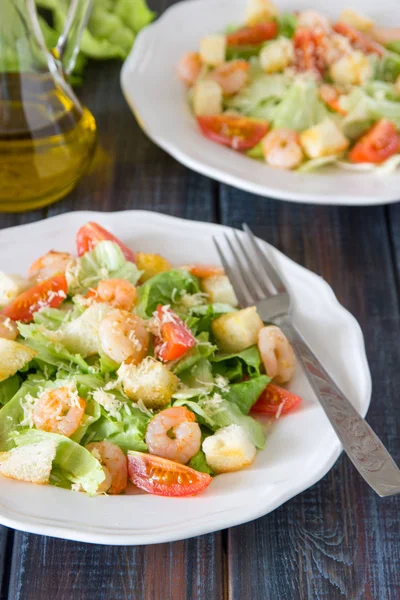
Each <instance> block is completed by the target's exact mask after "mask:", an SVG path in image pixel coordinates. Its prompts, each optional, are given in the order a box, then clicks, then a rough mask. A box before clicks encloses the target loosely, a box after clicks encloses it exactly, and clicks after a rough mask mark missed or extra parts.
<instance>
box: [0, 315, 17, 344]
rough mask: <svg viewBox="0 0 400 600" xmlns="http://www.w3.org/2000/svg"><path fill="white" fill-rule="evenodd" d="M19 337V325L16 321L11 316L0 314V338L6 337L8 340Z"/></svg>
mask: <svg viewBox="0 0 400 600" xmlns="http://www.w3.org/2000/svg"><path fill="white" fill-rule="evenodd" d="M17 337H18V327H17V324H16V322H15V321H13V320H12V319H10V317H6V316H5V315H0V338H5V339H6V340H16V339H17Z"/></svg>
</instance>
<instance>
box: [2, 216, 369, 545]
mask: <svg viewBox="0 0 400 600" xmlns="http://www.w3.org/2000/svg"><path fill="white" fill-rule="evenodd" d="M89 220H94V221H97V222H98V223H100V224H101V225H103V226H104V227H107V228H108V229H110V230H111V231H112V232H113V233H115V234H116V235H117V236H119V237H120V238H121V239H122V240H123V241H124V242H126V243H127V244H129V245H130V246H131V247H132V248H134V249H135V248H136V249H139V248H140V249H141V250H143V251H145V252H146V251H147V252H159V253H162V254H163V255H164V256H166V257H167V258H168V259H169V260H171V261H172V262H173V263H176V264H182V263H188V262H196V261H197V262H206V263H207V262H209V263H213V262H217V261H218V259H217V255H216V252H215V250H214V248H213V243H212V236H213V235H215V234H218V233H220V232H222V231H224V230H225V229H226V228H224V227H222V226H220V225H211V224H208V223H198V222H194V221H186V220H182V219H176V218H173V217H167V216H164V215H160V214H156V213H152V212H141V211H129V212H120V213H109V214H107V213H93V212H76V213H69V214H65V215H61V216H58V217H54V218H52V219H47V220H45V221H40V222H38V223H34V224H30V225H23V226H20V227H13V228H11V229H6V230H3V231H0V269H4V270H6V271H8V272H16V273H21V274H24V273H26V271H27V267H28V265H29V264H30V263H31V262H32V259H33V258H34V257H37V256H40V255H41V254H43V253H44V252H46V251H47V250H48V249H49V248H54V249H58V250H66V251H70V252H74V250H75V244H74V241H75V233H76V231H77V229H78V228H79V227H80V226H81V225H83V224H84V223H86V222H87V221H89ZM263 243H264V242H263ZM265 245H266V244H265ZM274 255H275V258H276V261H277V264H278V266H279V268H280V269H281V271H282V273H284V274H285V277H286V279H287V282H288V285H289V287H290V289H291V291H292V293H293V296H294V316H295V323H296V325H297V326H298V327H299V329H300V331H301V332H302V333H303V335H304V337H305V338H306V339H307V340H309V342H310V344H311V345H312V347H313V348H314V350H315V352H316V354H317V356H319V357H320V359H321V360H322V362H323V363H324V365H325V366H326V367H327V368H328V369H329V371H330V372H331V373H332V375H333V376H334V377H335V379H336V381H337V382H338V384H339V385H340V387H341V388H342V389H343V391H344V392H345V393H347V394H348V396H349V398H350V399H351V400H352V402H354V405H355V406H356V407H357V409H358V410H359V411H360V412H361V413H362V414H363V415H364V414H365V413H366V411H367V408H368V405H369V402H370V394H371V379H370V373H369V369H368V364H367V360H366V356H365V351H364V342H363V336H362V333H361V330H360V327H359V326H358V324H357V322H356V321H355V319H354V318H353V317H352V316H351V315H350V314H349V313H348V312H347V311H346V310H345V309H344V308H343V307H342V306H341V305H340V304H339V303H338V301H337V300H336V298H335V296H334V294H333V292H332V290H331V288H330V287H329V286H328V285H327V283H325V281H323V279H321V278H320V277H318V276H317V275H315V274H313V273H311V272H310V271H307V270H306V269H304V268H303V267H300V266H299V265H297V264H295V263H294V262H292V261H291V260H289V259H288V258H286V257H285V256H284V255H282V254H281V253H280V252H278V251H276V250H274ZM292 387H293V389H294V390H295V391H296V392H297V393H298V394H300V395H301V396H302V397H303V399H304V403H303V405H302V408H301V410H299V411H297V412H296V413H293V414H292V415H289V416H287V417H285V418H284V419H281V420H279V421H278V422H277V423H276V425H274V427H273V429H272V431H271V433H270V434H269V436H268V438H267V443H266V447H265V450H263V451H262V452H259V453H258V455H257V458H256V461H255V463H254V465H253V466H252V467H251V468H249V469H246V470H244V471H240V472H237V473H230V474H226V475H220V476H218V477H216V478H215V479H214V481H213V482H212V484H211V485H210V486H209V488H208V489H207V490H206V491H205V492H204V493H202V494H200V495H199V496H196V497H193V498H186V499H184V498H178V499H174V498H161V497H157V496H150V495H148V494H145V493H135V492H134V490H131V491H130V493H129V494H128V495H125V496H114V497H113V496H108V497H96V498H89V497H88V496H86V495H84V494H80V493H74V492H71V491H68V490H63V489H59V488H56V487H53V486H35V485H32V484H26V483H22V482H17V481H13V480H11V479H2V480H1V485H0V523H2V524H4V525H7V526H9V527H14V528H15V529H22V530H24V531H29V532H32V533H40V534H45V535H52V536H56V537H62V538H67V539H73V540H79V541H85V542H97V543H103V544H150V543H156V542H167V541H172V540H177V539H181V538H187V537H190V536H195V535H199V534H203V533H208V532H211V531H216V530H219V529H223V528H225V527H229V526H232V525H237V524H239V523H244V522H246V521H249V520H251V519H255V518H256V517H259V516H261V515H265V514H266V513H268V512H270V511H272V510H274V509H275V508H276V507H278V506H279V505H280V504H282V503H283V502H285V501H286V500H288V499H289V498H292V497H293V496H295V495H296V494H298V493H299V492H301V491H303V490H305V489H306V488H308V487H309V486H311V485H313V484H314V483H315V482H317V481H318V480H319V479H320V478H321V477H322V476H323V475H325V473H326V472H327V471H328V470H329V469H330V468H331V467H332V465H333V464H334V462H335V460H336V459H337V458H338V456H339V454H340V451H341V446H340V443H339V441H338V439H337V437H336V436H335V434H334V432H333V430H332V428H331V426H330V424H329V422H328V420H327V418H326V417H325V415H324V413H323V411H322V409H321V408H320V406H319V404H318V403H317V400H316V398H315V397H314V395H313V393H312V391H311V389H310V387H309V385H308V383H307V381H306V379H305V377H304V375H303V374H302V373H301V372H298V373H297V375H296V378H295V381H294V382H293V386H292Z"/></svg>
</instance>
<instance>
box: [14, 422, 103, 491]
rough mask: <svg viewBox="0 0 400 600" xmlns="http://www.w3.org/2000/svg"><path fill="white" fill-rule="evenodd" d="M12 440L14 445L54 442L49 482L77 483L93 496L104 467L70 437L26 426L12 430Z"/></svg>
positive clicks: (61, 485) (58, 484) (66, 485)
mask: <svg viewBox="0 0 400 600" xmlns="http://www.w3.org/2000/svg"><path fill="white" fill-rule="evenodd" d="M13 437H14V441H15V444H16V445H17V446H25V445H29V444H37V443H38V442H42V441H45V440H54V441H55V442H56V443H57V450H56V456H55V459H54V461H53V468H52V472H51V476H50V482H51V483H52V484H53V485H57V486H60V487H69V488H70V487H71V485H72V484H74V483H75V484H76V483H78V484H80V485H81V486H82V488H83V489H84V490H85V492H86V493H87V494H89V495H90V496H93V495H95V494H96V492H97V488H98V487H99V484H100V483H101V482H102V481H104V478H105V475H104V471H103V469H102V467H101V465H100V463H99V461H98V460H96V459H95V458H94V457H93V456H92V455H91V454H90V452H88V450H86V449H85V448H84V447H83V446H80V445H79V444H77V443H76V442H74V441H73V440H72V439H70V438H67V437H65V436H64V435H58V434H57V433H47V432H45V431H39V430H37V429H27V430H23V431H21V432H15V435H14V436H13Z"/></svg>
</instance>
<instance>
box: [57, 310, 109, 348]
mask: <svg viewBox="0 0 400 600" xmlns="http://www.w3.org/2000/svg"><path fill="white" fill-rule="evenodd" d="M111 310H113V308H112V306H109V305H108V304H104V303H102V302H96V303H94V304H92V305H91V306H89V307H88V308H87V309H86V310H85V312H84V313H82V314H81V316H80V317H78V318H77V319H74V320H73V321H69V322H68V323H65V325H63V326H62V327H61V328H60V330H59V331H58V332H56V333H57V337H56V340H58V341H60V342H61V343H62V344H64V346H65V347H66V348H67V350H69V351H70V352H73V353H74V354H81V356H83V358H86V357H87V356H92V355H93V354H97V352H98V351H99V348H100V340H99V326H100V323H101V321H102V320H103V319H104V317H105V316H106V315H107V314H108V313H109V312H110V311H111Z"/></svg>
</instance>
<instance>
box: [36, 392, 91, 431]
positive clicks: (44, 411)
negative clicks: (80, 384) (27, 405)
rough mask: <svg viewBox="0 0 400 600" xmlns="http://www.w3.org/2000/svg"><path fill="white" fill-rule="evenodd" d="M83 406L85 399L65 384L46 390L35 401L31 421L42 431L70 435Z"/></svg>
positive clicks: (83, 408) (81, 414)
mask: <svg viewBox="0 0 400 600" xmlns="http://www.w3.org/2000/svg"><path fill="white" fill-rule="evenodd" d="M85 407H86V401H85V400H84V399H83V398H80V397H79V396H78V394H77V393H76V392H74V391H73V390H71V389H70V388H69V387H67V386H64V387H60V388H56V389H52V390H47V391H45V392H43V393H42V394H40V396H39V398H38V399H37V400H36V402H35V405H34V407H33V412H32V419H33V423H34V425H35V427H36V428H37V429H41V430H42V431H49V432H51V433H59V434H61V435H65V436H67V437H70V436H71V435H72V434H73V433H75V431H76V430H77V429H78V427H79V425H80V423H81V421H82V417H83V414H84V412H85Z"/></svg>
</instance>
